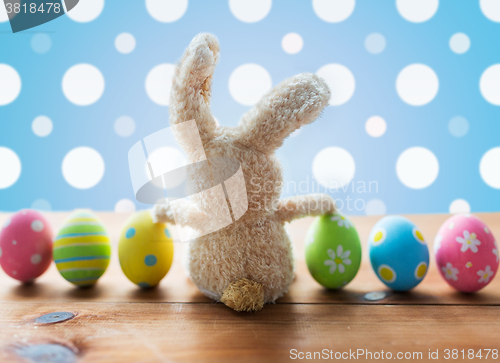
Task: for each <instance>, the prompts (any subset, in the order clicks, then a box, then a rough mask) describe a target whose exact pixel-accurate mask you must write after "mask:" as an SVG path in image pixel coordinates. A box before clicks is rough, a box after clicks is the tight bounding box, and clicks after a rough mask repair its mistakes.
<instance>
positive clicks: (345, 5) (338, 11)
mask: <svg viewBox="0 0 500 363" xmlns="http://www.w3.org/2000/svg"><path fill="white" fill-rule="evenodd" d="M355 5H356V2H355V0H313V9H314V12H315V13H316V15H317V16H318V17H319V18H320V19H321V20H323V21H326V22H329V23H339V22H341V21H344V20H346V19H347V18H348V17H350V16H351V14H352V12H353V11H354V6H355Z"/></svg>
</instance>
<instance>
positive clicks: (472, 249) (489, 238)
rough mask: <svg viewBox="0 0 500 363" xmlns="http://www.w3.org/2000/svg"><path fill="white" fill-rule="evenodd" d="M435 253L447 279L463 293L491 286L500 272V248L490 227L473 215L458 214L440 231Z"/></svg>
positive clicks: (441, 270)
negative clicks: (499, 251)
mask: <svg viewBox="0 0 500 363" xmlns="http://www.w3.org/2000/svg"><path fill="white" fill-rule="evenodd" d="M434 253H435V256H436V263H437V265H438V269H439V272H440V273H441V276H442V277H443V279H444V280H445V281H446V282H447V283H448V284H449V285H450V286H452V287H454V288H455V289H457V290H459V291H462V292H474V291H478V290H480V289H482V288H483V287H485V286H486V285H488V284H489V283H490V282H491V281H492V280H493V278H494V277H495V275H496V273H497V270H498V259H499V255H498V246H497V243H496V241H495V237H494V236H493V233H492V232H491V230H490V229H489V228H488V226H487V225H486V224H484V223H483V221H481V220H480V219H479V218H478V217H477V216H475V215H472V214H457V215H455V216H453V217H451V218H449V219H448V220H447V221H446V222H444V224H443V225H442V226H441V228H440V229H439V232H438V234H437V235H436V239H435V241H434Z"/></svg>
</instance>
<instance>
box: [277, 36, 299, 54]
mask: <svg viewBox="0 0 500 363" xmlns="http://www.w3.org/2000/svg"><path fill="white" fill-rule="evenodd" d="M303 45H304V41H303V40H302V37H301V36H300V35H299V34H297V33H288V34H287V35H285V36H284V37H283V40H282V41H281V46H282V47H283V50H284V51H285V52H287V53H289V54H296V53H298V52H300V51H301V50H302V46H303Z"/></svg>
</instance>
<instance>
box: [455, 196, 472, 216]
mask: <svg viewBox="0 0 500 363" xmlns="http://www.w3.org/2000/svg"><path fill="white" fill-rule="evenodd" d="M450 213H451V214H456V213H470V205H469V203H467V201H466V200H463V199H456V200H454V201H453V202H451V204H450Z"/></svg>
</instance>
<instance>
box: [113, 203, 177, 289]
mask: <svg viewBox="0 0 500 363" xmlns="http://www.w3.org/2000/svg"><path fill="white" fill-rule="evenodd" d="M118 257H119V258H120V266H121V268H122V270H123V273H124V274H125V276H127V278H128V279H129V280H130V281H132V282H133V283H134V284H137V285H139V286H140V287H143V288H148V287H153V286H156V285H158V284H159V283H160V281H161V279H163V277H165V275H166V274H167V272H168V270H170V266H171V265H172V260H173V257H174V245H173V240H172V237H171V235H170V231H169V230H168V228H167V226H166V225H165V224H163V223H153V220H152V218H151V214H150V212H149V211H142V212H137V213H135V214H133V215H132V216H130V217H129V219H128V220H127V221H126V222H125V227H124V228H123V231H122V234H121V236H120V242H119V244H118Z"/></svg>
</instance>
